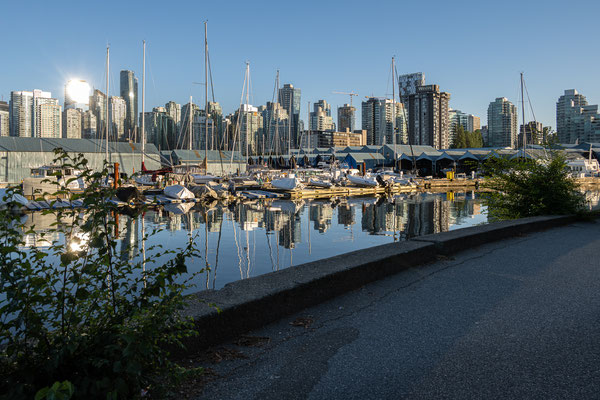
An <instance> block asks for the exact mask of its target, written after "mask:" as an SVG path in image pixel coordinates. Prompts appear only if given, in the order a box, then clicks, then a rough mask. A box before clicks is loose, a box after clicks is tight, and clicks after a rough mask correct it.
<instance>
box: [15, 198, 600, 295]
mask: <svg viewBox="0 0 600 400" xmlns="http://www.w3.org/2000/svg"><path fill="white" fill-rule="evenodd" d="M596 197H597V194H596ZM596 202H597V200H596ZM181 206H182V205H172V206H171V207H164V208H161V209H157V210H149V211H147V212H145V213H144V214H143V215H138V216H134V217H129V216H125V215H120V216H119V217H118V224H117V225H118V238H119V241H120V243H119V246H120V247H119V251H120V257H121V258H122V259H123V260H130V261H131V262H140V261H142V260H144V259H145V257H146V256H150V255H151V251H150V250H151V249H152V246H156V245H162V246H164V248H165V249H175V248H178V247H184V246H185V245H186V244H187V242H188V240H189V239H190V238H193V239H194V241H195V244H196V246H197V248H198V249H199V250H200V252H201V254H202V259H201V260H194V261H193V262H191V263H190V265H188V270H189V271H190V272H197V271H200V270H202V269H203V268H206V272H204V273H203V277H202V278H201V279H196V285H197V286H196V289H197V290H201V289H217V288H220V287H222V286H223V285H225V284H226V283H228V282H231V281H235V280H239V279H246V278H249V277H252V276H257V275H260V274H264V273H266V272H271V271H277V270H279V269H281V268H288V267H290V266H292V265H298V264H301V263H305V262H308V261H314V260H319V259H322V258H326V257H331V256H334V255H337V254H341V253H345V252H349V251H353V250H357V249H361V248H368V247H372V246H375V245H379V244H384V243H389V242H392V241H399V240H406V239H408V238H411V237H414V236H420V235H426V234H430V233H437V232H442V231H447V230H449V229H455V228H458V227H463V226H470V225H475V224H480V223H485V222H486V221H487V218H486V216H485V215H483V214H482V212H483V211H484V210H485V207H484V206H482V204H481V201H480V200H479V199H478V198H477V197H476V193H474V192H467V193H452V194H448V195H446V194H426V193H419V194H417V193H414V194H399V195H396V196H393V197H389V198H385V197H379V198H375V197H370V198H369V197H366V198H347V199H346V198H342V199H329V200H312V201H303V200H299V201H284V200H256V201H253V202H245V203H236V204H230V205H224V204H219V203H214V204H210V205H208V206H204V207H200V206H198V205H196V206H195V207H193V208H192V207H191V206H193V205H191V204H184V206H185V207H181ZM24 218H26V219H27V221H26V225H27V227H29V228H31V227H34V231H35V233H32V234H28V235H26V238H25V239H26V243H27V245H28V246H47V245H48V244H49V243H50V242H52V241H54V240H58V239H60V238H59V237H58V236H57V234H53V235H48V234H45V232H46V231H48V229H50V227H51V226H52V224H53V223H54V222H56V217H55V216H54V215H42V214H41V213H33V214H27V215H26V216H24ZM63 223H68V221H67V222H63ZM155 230H159V232H158V233H153V232H154V231H155ZM145 235H147V236H148V242H147V243H143V240H141V239H142V238H143V237H144V236H145ZM146 253H148V254H146ZM164 261H166V259H159V260H158V262H164ZM143 267H145V268H146V267H147V268H150V267H151V266H150V265H148V266H146V265H145V264H144V265H143ZM217 273H218V276H219V279H218V280H217Z"/></svg>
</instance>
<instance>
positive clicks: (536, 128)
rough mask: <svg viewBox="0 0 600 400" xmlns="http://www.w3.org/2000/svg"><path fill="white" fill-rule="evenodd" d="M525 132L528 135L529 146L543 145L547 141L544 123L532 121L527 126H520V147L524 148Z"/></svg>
mask: <svg viewBox="0 0 600 400" xmlns="http://www.w3.org/2000/svg"><path fill="white" fill-rule="evenodd" d="M523 132H525V134H526V135H527V144H542V143H544V141H545V140H546V138H545V137H544V126H543V125H542V123H541V122H537V121H530V122H528V123H527V124H525V126H523V124H521V125H519V140H518V147H521V146H523Z"/></svg>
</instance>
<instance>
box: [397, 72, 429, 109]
mask: <svg viewBox="0 0 600 400" xmlns="http://www.w3.org/2000/svg"><path fill="white" fill-rule="evenodd" d="M424 85H425V74H424V73H422V72H415V73H413V74H406V75H400V76H399V77H398V86H399V87H400V95H401V96H402V102H405V98H407V97H408V96H410V95H411V94H416V93H417V88H418V87H420V86H424Z"/></svg>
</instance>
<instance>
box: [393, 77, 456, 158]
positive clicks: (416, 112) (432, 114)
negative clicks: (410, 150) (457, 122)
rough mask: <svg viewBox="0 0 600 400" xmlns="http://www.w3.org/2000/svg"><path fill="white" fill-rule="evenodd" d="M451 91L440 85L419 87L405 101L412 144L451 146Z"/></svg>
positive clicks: (437, 147)
mask: <svg viewBox="0 0 600 400" xmlns="http://www.w3.org/2000/svg"><path fill="white" fill-rule="evenodd" d="M449 101H450V93H447V92H440V87H439V86H438V85H424V86H419V87H417V90H416V93H415V94H409V95H408V96H407V99H406V101H405V103H404V105H405V107H406V113H407V115H408V134H409V135H410V137H411V142H412V144H415V145H423V146H432V147H435V148H436V149H447V148H448V147H449V146H450V121H449V117H448V104H449Z"/></svg>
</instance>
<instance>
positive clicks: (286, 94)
mask: <svg viewBox="0 0 600 400" xmlns="http://www.w3.org/2000/svg"><path fill="white" fill-rule="evenodd" d="M300 101H301V91H300V89H298V88H294V85H292V84H290V83H286V84H284V85H283V87H282V88H281V89H279V103H280V104H281V106H282V107H283V109H284V110H287V112H288V114H289V116H290V121H289V122H290V126H289V128H288V131H286V132H285V138H286V141H285V142H286V148H287V147H290V148H296V147H297V143H298V140H299V139H300V132H301V131H302V130H303V128H302V127H301V126H300Z"/></svg>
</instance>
